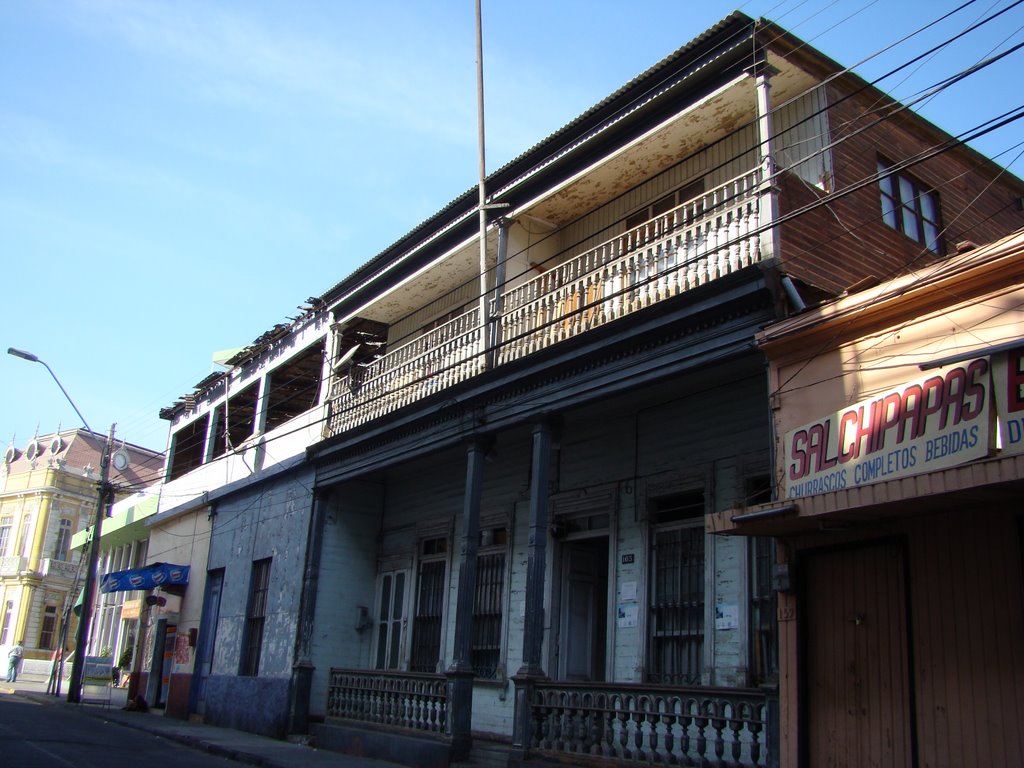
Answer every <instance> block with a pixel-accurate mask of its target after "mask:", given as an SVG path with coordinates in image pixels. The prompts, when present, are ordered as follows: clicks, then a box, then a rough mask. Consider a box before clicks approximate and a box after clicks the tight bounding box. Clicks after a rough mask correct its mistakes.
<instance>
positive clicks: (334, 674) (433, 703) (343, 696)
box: [327, 668, 448, 735]
mask: <svg viewBox="0 0 1024 768" xmlns="http://www.w3.org/2000/svg"><path fill="white" fill-rule="evenodd" d="M447 686H448V680H447V678H446V677H445V676H444V675H426V674H414V673H411V672H383V671H378V670H373V671H367V670H353V669H336V668H335V669H331V676H330V681H329V683H328V686H327V716H328V717H334V718H339V719H343V720H357V721H360V722H364V723H373V724H376V725H382V726H390V727H394V728H407V729H409V730H413V731H418V732H421V733H432V734H438V735H444V733H445V732H446V730H447V722H448V694H447V690H448V688H447Z"/></svg>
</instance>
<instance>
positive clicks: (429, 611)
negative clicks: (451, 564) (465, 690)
mask: <svg viewBox="0 0 1024 768" xmlns="http://www.w3.org/2000/svg"><path fill="white" fill-rule="evenodd" d="M418 582H419V588H418V591H417V596H416V616H415V617H414V618H413V628H412V658H411V659H410V660H409V669H410V670H411V671H413V672H436V671H437V663H438V661H439V660H440V658H441V620H442V618H443V615H444V591H445V590H444V586H445V561H444V560H431V561H425V562H421V563H420V571H419V580H418Z"/></svg>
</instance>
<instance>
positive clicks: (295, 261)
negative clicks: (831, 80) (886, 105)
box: [0, 0, 1024, 450]
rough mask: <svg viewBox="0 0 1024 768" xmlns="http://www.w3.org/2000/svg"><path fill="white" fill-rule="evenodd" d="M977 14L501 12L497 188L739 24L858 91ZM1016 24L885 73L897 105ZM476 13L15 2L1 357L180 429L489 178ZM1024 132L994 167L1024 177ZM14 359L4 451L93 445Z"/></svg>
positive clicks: (993, 5)
mask: <svg viewBox="0 0 1024 768" xmlns="http://www.w3.org/2000/svg"><path fill="white" fill-rule="evenodd" d="M960 5H962V2H945V1H942V0H940V1H935V0H932V1H931V2H917V1H916V0H914V1H906V2H898V3H897V2H891V1H889V0H852V1H849V2H848V1H846V0H843V1H842V2H837V1H835V0H784V1H783V2H774V1H772V0H765V2H759V1H758V0H749V2H746V3H743V2H730V3H723V2H717V0H705V1H704V2H700V3H698V2H691V1H690V0H686V1H685V2H684V1H683V0H675V1H674V2H671V1H669V0H661V1H657V0H633V1H632V2H630V3H625V2H621V0H620V1H619V2H610V1H605V0H591V1H590V2H575V1H571V0H566V1H565V2H561V1H560V0H547V1H546V2H536V1H535V0H517V1H516V2H511V1H510V0H504V1H503V2H488V0H484V7H483V19H484V62H485V80H486V85H485V88H486V103H487V113H486V114H487V118H486V120H487V168H488V171H492V170H494V169H496V168H498V167H500V166H501V165H503V164H504V163H506V162H508V161H509V160H511V159H513V158H514V157H515V156H517V155H519V154H520V153H522V152H523V151H525V150H526V149H528V148H529V147H531V146H532V145H533V144H535V143H536V142H538V141H540V140H541V139H543V138H544V137H545V136H547V135H549V134H550V133H552V132H553V131H555V130H557V129H558V128H560V127H561V126H562V125H564V124H565V123H567V122H569V121H570V120H571V119H572V118H574V117H575V116H576V115H578V114H579V113H581V112H582V111H584V110H586V109H587V108H588V107H590V106H592V105H593V104H595V103H596V102H598V101H600V100H601V99H603V98H604V97H605V96H607V95H608V94H610V93H611V92H612V91H614V90H616V89H617V88H619V87H620V86H621V85H623V84H625V83H626V82H627V81H628V80H630V79H631V78H633V77H634V76H635V75H637V74H639V73H640V72H642V71H644V70H645V69H647V68H648V67H650V66H651V65H653V64H654V63H656V62H657V61H659V60H660V59H661V58H663V57H664V56H666V55H668V54H669V53H671V52H672V51H673V50H675V49H676V48H678V47H679V46H680V45H683V44H684V43H686V42H687V41H689V40H690V39H692V38H693V37H695V36H696V35H698V34H700V33H701V32H702V31H703V30H705V29H706V28H707V27H709V26H711V25H712V24H714V23H715V22H716V21H718V20H719V19H721V18H723V17H724V16H726V15H727V14H728V13H729V12H730V11H732V10H734V9H736V8H739V9H740V10H742V11H744V12H745V13H747V14H748V15H750V16H765V17H767V18H770V19H773V20H775V21H776V22H777V23H779V24H780V25H781V26H783V27H785V28H787V29H789V30H791V31H792V32H793V33H794V34H796V35H797V36H799V37H801V38H802V39H804V40H805V41H807V42H808V43H809V44H811V45H812V46H813V47H815V48H817V49H818V50H820V51H822V52H823V53H825V54H826V55H828V56H830V57H832V58H833V59H836V60H837V61H839V62H840V63H842V64H844V65H855V64H857V63H858V62H860V61H862V60H863V59H866V58H867V57H869V56H871V55H872V54H874V53H876V52H877V51H879V50H881V49H882V48H884V47H886V46H888V45H889V44H891V43H895V42H896V41H898V40H899V39H900V38H902V37H904V36H905V35H907V34H909V33H911V32H913V31H914V30H916V29H918V28H919V27H921V26H923V25H924V24H926V23H927V22H928V21H930V20H932V19H934V18H937V17H939V16H940V15H942V14H944V13H946V12H948V11H951V10H953V9H954V8H956V7H958V6H960ZM1012 5H1013V3H1012V2H1011V0H997V1H996V2H993V1H992V0H982V1H981V2H974V3H972V4H970V6H969V7H968V8H966V9H964V10H963V11H960V12H959V13H958V14H956V15H955V16H954V17H952V18H951V19H950V20H948V21H947V22H944V23H943V24H941V25H939V26H937V27H936V28H934V29H932V30H930V31H929V32H928V33H926V34H922V35H919V36H916V37H914V38H913V39H912V40H910V41H907V42H905V43H902V44H900V45H898V46H896V47H894V48H893V49H892V50H890V51H889V52H887V53H885V54H883V55H880V56H878V57H876V58H873V59H871V60H870V61H867V62H865V63H864V64H862V65H860V66H859V67H858V68H857V71H858V72H859V73H860V74H861V75H862V76H864V77H866V78H867V79H869V80H871V79H874V78H875V77H878V76H880V75H881V74H883V73H885V72H887V71H889V70H890V69H892V68H894V67H896V66H898V65H899V64H900V63H902V62H905V61H907V60H909V59H910V58H912V57H914V56H916V55H918V54H920V53H922V52H923V51H925V50H927V49H928V48H930V47H931V46H932V45H934V44H936V43H937V42H938V41H940V40H942V39H945V38H948V37H951V36H953V35H955V34H957V33H958V32H960V31H962V30H963V29H964V28H966V27H967V26H969V25H970V24H972V23H974V22H975V21H976V20H977V19H979V18H981V17H983V16H985V15H988V14H990V13H992V12H993V11H995V10H998V9H1000V8H1008V7H1010V6H1012ZM473 7H474V6H473V1H472V0H458V2H449V1H448V0H435V1H434V2H411V1H410V2H392V1H391V0H378V1H377V2H372V3H371V2H345V1H344V0H324V1H322V2H321V1H318V0H290V2H284V1H283V0H266V1H265V2H253V1H252V0H249V1H246V2H242V1H239V2H233V1H231V0H205V1H202V2H199V1H193V0H167V1H166V2H165V1H163V0H138V1H136V0H53V1H51V0H5V2H2V3H0V265H2V273H0V307H2V309H3V310H4V312H5V315H6V318H7V320H6V323H4V330H3V332H2V334H0V336H2V338H0V348H2V349H3V350H6V348H7V347H9V346H13V347H19V348H23V349H27V350H30V351H32V352H34V353H36V354H37V355H39V357H41V358H42V359H44V360H46V362H47V363H49V365H50V366H51V367H52V368H53V369H54V371H55V372H56V374H57V375H58V376H59V377H60V379H61V381H62V383H63V384H64V386H65V387H66V388H67V390H68V391H69V392H70V394H71V396H72V397H73V398H74V399H75V402H76V404H77V405H78V407H79V409H80V410H81V411H82V413H83V415H84V416H85V417H86V418H87V419H88V420H89V424H90V425H91V426H92V427H93V429H96V430H97V431H106V429H107V428H108V427H109V426H110V424H111V423H112V422H117V425H118V426H117V434H118V436H119V437H120V438H122V439H127V440H129V441H131V442H135V443H139V444H142V445H145V446H147V447H152V448H156V449H159V450H162V449H163V448H164V447H165V444H166V441H167V423H166V422H163V421H160V420H159V418H158V417H157V412H158V411H159V409H160V408H161V407H162V406H165V405H170V404H171V403H172V402H173V401H174V400H175V399H176V398H177V397H178V396H180V395H182V394H184V393H186V392H190V391H191V390H192V387H193V385H194V384H195V383H196V382H197V381H199V380H200V379H202V378H203V377H205V376H206V375H207V374H208V373H210V372H211V370H213V368H212V365H211V354H212V353H213V352H214V351H215V350H220V349H226V348H232V347H239V346H243V345H245V344H247V343H249V342H250V341H252V340H253V339H255V338H256V337H257V336H259V335H261V334H262V333H263V332H264V331H266V330H267V329H269V328H270V327H271V326H273V325H274V324H275V323H279V322H286V321H287V318H288V317H289V316H294V315H296V314H297V310H296V306H297V305H299V304H302V303H303V302H304V301H305V299H306V298H307V297H308V296H312V295H319V294H321V293H323V292H324V291H326V290H327V289H328V288H330V287H331V286H332V285H334V284H335V283H336V282H338V281H339V280H340V279H341V278H343V277H344V276H346V275H347V274H348V273H349V272H350V271H351V270H352V269H354V268H355V267H356V266H358V265H360V264H362V263H363V262H365V261H367V260H368V259H369V258H371V257H372V256H374V255H375V254H376V253H378V252H379V251H381V250H382V249H383V248H385V247H386V246H388V245H389V244H391V243H392V242H394V241H395V240H397V239H398V238H399V237H401V236H402V235H403V234H405V233H406V232H407V231H409V230H410V229H411V228H412V227H413V226H415V225H416V224H417V223H419V222H420V221H422V220H423V219H425V218H427V217H428V216H429V215H431V214H432V213H434V212H435V211H437V210H438V209H439V208H441V207H442V206H444V205H445V204H446V203H448V202H449V201H451V200H452V199H453V198H455V197H456V196H458V195H460V194H461V193H463V192H465V191H466V190H468V189H469V188H471V187H473V186H474V185H475V183H476V174H477V162H478V160H477V147H476V136H477V126H476V81H475V64H474V61H475V59H474V56H475V40H474V31H473V30H474V26H473V25H474V11H473ZM1022 28H1024V6H1020V7H1016V8H1012V9H1011V10H1009V11H1007V12H1006V13H1005V14H1003V16H1001V17H1000V18H999V20H998V21H997V22H995V23H994V24H989V25H988V26H986V27H985V28H984V29H982V30H980V31H978V32H975V33H972V34H971V35H969V36H967V37H965V38H964V39H963V40H961V41H959V42H957V43H956V44H954V45H952V46H950V47H949V49H947V50H944V51H942V52H940V53H938V54H936V55H934V56H932V57H930V58H929V59H927V60H925V61H924V62H922V63H921V64H918V65H916V66H915V67H912V68H910V69H908V70H906V71H904V72H903V73H901V74H900V75H899V76H898V77H894V78H890V79H888V80H886V81H884V82H883V83H881V84H880V87H882V88H883V90H886V91H888V92H889V93H890V94H892V95H893V96H895V97H897V98H900V99H909V98H912V97H914V96H915V95H916V94H918V93H919V92H920V91H921V90H922V89H924V88H926V87H927V86H929V85H931V84H932V83H934V82H937V81H940V80H942V79H944V78H946V77H949V76H951V75H953V74H955V73H956V72H958V71H960V70H961V69H963V68H964V67H967V66H970V65H973V64H975V63H976V62H977V61H979V60H981V59H983V58H985V57H986V56H989V55H991V54H992V53H995V52H998V51H1001V50H1006V49H1007V48H1009V47H1011V46H1013V45H1016V44H1019V43H1021V42H1022V41H1024V31H1022ZM1022 65H1024V51H1018V52H1016V53H1014V54H1012V55H1010V56H1009V57H1007V58H1006V59H1004V60H1003V61H1002V62H1000V63H999V64H998V65H995V66H992V67H989V68H988V69H986V70H985V71H983V72H981V73H979V74H976V75H972V76H971V77H970V78H968V79H967V80H966V81H964V82H962V83H960V84H958V85H956V86H954V87H951V88H949V89H947V90H946V91H944V92H943V93H942V94H940V95H938V96H936V97H934V98H932V99H929V100H927V101H926V102H924V103H923V104H922V105H921V106H920V107H919V111H921V112H922V113H923V114H925V116H927V117H928V118H929V119H931V120H933V121H934V122H935V123H937V124H938V125H939V126H941V127H943V128H945V129H946V130H948V131H950V132H951V133H953V134H957V133H960V132H961V131H965V130H968V129H970V128H972V127H973V126H975V125H978V124H980V123H982V122H983V121H984V120H986V119H989V118H992V117H995V116H996V115H998V114H1000V113H1002V112H1005V111H1006V110H1009V109H1011V108H1013V107H1017V106H1019V105H1020V104H1021V103H1022V102H1024V89H1021V87H1020V85H1019V80H1020V72H1021V71H1022V68H1024V67H1022ZM1022 141H1024V121H1022V123H1014V124H1012V125H1009V126H1007V127H1005V128H1002V129H1000V130H999V131H996V132H993V133H991V134H989V135H988V136H986V137H984V139H982V140H979V141H978V142H976V143H975V146H976V147H977V148H978V149H980V150H981V151H983V152H984V153H986V154H988V155H990V156H993V157H996V158H997V160H998V161H999V162H1001V163H1002V164H1003V165H1009V166H1010V168H1011V169H1012V170H1013V171H1014V172H1015V173H1016V174H1017V175H1018V176H1020V175H1024V161H1022V160H1021V159H1020V153H1021V150H1022V149H1024V145H1022V144H1021V142H1022ZM78 424H79V421H78V419H77V417H76V416H75V413H74V411H73V410H72V409H71V407H70V406H69V405H67V403H66V401H65V400H64V398H63V396H62V395H61V393H60V391H59V389H57V387H56V385H55V384H54V383H53V381H52V380H51V379H50V377H49V375H48V374H47V373H46V371H45V369H43V368H42V367H41V366H38V365H32V364H30V363H27V362H24V361H22V360H18V359H15V358H13V357H10V356H8V355H2V356H0V442H2V443H3V445H7V444H8V443H9V442H10V441H11V439H12V438H14V439H15V442H16V444H17V445H18V446H19V447H23V446H24V444H26V443H27V441H28V440H29V439H30V438H31V437H32V435H33V434H35V433H36V431H37V429H38V432H39V434H44V433H47V432H52V431H54V430H55V429H57V428H58V427H62V428H70V427H74V426H78Z"/></svg>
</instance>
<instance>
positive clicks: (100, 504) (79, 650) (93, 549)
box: [7, 347, 115, 704]
mask: <svg viewBox="0 0 1024 768" xmlns="http://www.w3.org/2000/svg"><path fill="white" fill-rule="evenodd" d="M7 354H9V355H13V356H14V357H20V358H21V359H22V360H28V361H29V362H30V363H39V364H40V365H42V366H43V367H44V368H46V370H47V371H49V373H50V376H51V377H53V380H54V381H55V382H57V386H58V387H60V391H61V392H63V393H64V397H66V398H67V401H68V402H69V403H71V407H72V408H74V409H75V413H77V414H78V418H80V419H81V420H82V423H83V424H84V425H85V428H86V429H87V430H89V431H90V432H92V431H93V430H92V427H90V426H89V422H87V421H86V420H85V417H84V416H82V412H81V411H79V410H78V406H77V405H75V401H74V400H72V399H71V395H69V394H68V391H67V390H66V389H64V385H63V384H61V383H60V379H58V378H57V374H55V373H54V372H53V369H51V368H50V366H48V365H47V364H46V363H45V362H43V361H42V360H40V359H39V358H38V357H37V356H36V355H33V354H32V353H31V352H25V351H24V350H21V349H15V348H14V347H8V348H7ZM114 427H115V425H114V424H111V425H110V431H109V432H108V433H107V439H106V442H104V444H103V450H102V453H101V454H100V482H99V486H98V488H97V493H96V517H95V521H94V522H93V529H92V538H91V540H90V544H89V559H88V563H87V565H86V571H85V585H84V586H83V588H82V590H83V592H84V595H83V596H82V613H81V615H80V616H79V617H78V632H77V633H76V634H75V658H74V661H73V662H72V664H71V680H70V681H69V682H68V702H69V703H71V704H78V703H80V702H81V700H82V673H83V672H84V668H85V653H86V646H87V645H88V644H89V624H90V623H91V622H92V604H93V597H94V595H93V593H94V592H95V589H96V565H97V563H98V562H99V559H100V535H101V533H100V532H101V530H102V527H103V517H104V514H105V512H106V508H107V505H108V504H109V503H110V497H111V494H112V491H113V487H112V486H111V484H110V447H111V445H112V444H113V442H114ZM93 434H95V433H93ZM63 651H64V649H63V648H61V653H62V654H63Z"/></svg>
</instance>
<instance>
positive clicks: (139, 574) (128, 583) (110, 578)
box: [100, 563, 189, 592]
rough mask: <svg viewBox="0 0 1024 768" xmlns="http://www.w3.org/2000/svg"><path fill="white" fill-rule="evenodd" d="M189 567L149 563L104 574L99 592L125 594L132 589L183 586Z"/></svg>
mask: <svg viewBox="0 0 1024 768" xmlns="http://www.w3.org/2000/svg"><path fill="white" fill-rule="evenodd" d="M188 572H189V566H187V565H172V564H171V563H150V564H149V565H147V566H144V567H142V568H129V569H128V570H126V571H113V572H112V573H106V574H104V575H103V578H101V579H100V592H127V591H128V590H132V589H154V588H156V587H170V586H184V585H185V584H188Z"/></svg>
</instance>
